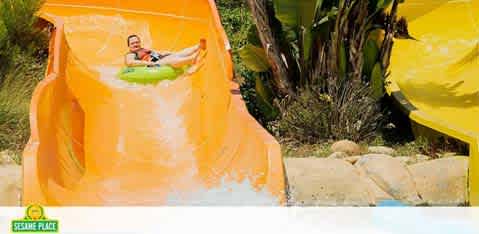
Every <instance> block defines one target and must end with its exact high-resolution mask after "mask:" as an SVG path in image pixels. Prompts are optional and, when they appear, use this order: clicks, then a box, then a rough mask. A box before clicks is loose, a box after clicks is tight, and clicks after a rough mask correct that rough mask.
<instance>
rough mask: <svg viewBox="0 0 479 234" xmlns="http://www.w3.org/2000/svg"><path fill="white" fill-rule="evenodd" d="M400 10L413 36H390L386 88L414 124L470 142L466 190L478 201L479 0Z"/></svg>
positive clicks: (429, 2)
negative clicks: (391, 39) (393, 38)
mask: <svg viewBox="0 0 479 234" xmlns="http://www.w3.org/2000/svg"><path fill="white" fill-rule="evenodd" d="M399 15H401V16H404V17H406V19H407V20H408V23H409V32H410V34H411V36H412V37H414V38H415V39H417V40H400V39H399V40H395V42H394V48H393V51H392V58H391V66H390V70H391V76H390V77H389V81H390V82H391V83H390V85H388V86H387V92H388V94H389V95H390V96H392V97H393V98H395V100H397V101H398V103H400V104H401V106H402V108H403V110H405V111H406V112H407V113H408V114H409V118H410V119H411V120H412V121H413V122H414V123H416V124H417V126H422V127H425V128H426V129H432V130H434V131H436V132H439V133H441V134H444V135H447V136H450V137H453V138H456V139H458V140H460V141H462V142H465V143H467V144H468V145H469V152H470V154H469V157H470V160H469V165H470V166H469V183H468V188H469V191H468V194H469V201H470V204H471V205H473V206H477V205H479V1H478V0H454V1H453V0H406V1H405V3H404V4H400V5H399ZM444 173H447V171H446V172H444Z"/></svg>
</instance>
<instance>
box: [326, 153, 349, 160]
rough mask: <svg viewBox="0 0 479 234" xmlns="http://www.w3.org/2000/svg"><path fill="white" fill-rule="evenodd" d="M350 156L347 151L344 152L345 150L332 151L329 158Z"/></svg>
mask: <svg viewBox="0 0 479 234" xmlns="http://www.w3.org/2000/svg"><path fill="white" fill-rule="evenodd" d="M347 157H349V155H348V154H347V153H344V152H334V153H332V154H331V155H329V156H328V158H336V159H343V158H347Z"/></svg>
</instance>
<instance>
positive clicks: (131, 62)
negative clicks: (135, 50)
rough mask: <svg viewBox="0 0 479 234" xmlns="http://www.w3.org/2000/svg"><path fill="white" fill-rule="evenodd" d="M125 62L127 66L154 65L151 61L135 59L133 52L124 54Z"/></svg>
mask: <svg viewBox="0 0 479 234" xmlns="http://www.w3.org/2000/svg"><path fill="white" fill-rule="evenodd" d="M125 64H126V65H127V66H129V67H138V66H152V65H155V63H153V62H148V61H142V60H137V59H135V55H134V54H127V55H126V56H125Z"/></svg>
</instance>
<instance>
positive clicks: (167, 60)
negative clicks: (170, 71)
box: [159, 54, 196, 67]
mask: <svg viewBox="0 0 479 234" xmlns="http://www.w3.org/2000/svg"><path fill="white" fill-rule="evenodd" d="M195 58H196V55H195V54H193V55H190V56H186V57H182V56H176V55H170V56H167V57H164V58H163V59H161V60H160V61H159V64H160V65H170V66H172V67H182V66H184V65H190V64H193V63H194V62H195Z"/></svg>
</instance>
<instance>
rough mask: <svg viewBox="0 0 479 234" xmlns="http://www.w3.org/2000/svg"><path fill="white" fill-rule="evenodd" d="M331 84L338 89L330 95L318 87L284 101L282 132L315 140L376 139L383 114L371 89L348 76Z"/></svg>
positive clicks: (290, 136)
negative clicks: (357, 83)
mask: <svg viewBox="0 0 479 234" xmlns="http://www.w3.org/2000/svg"><path fill="white" fill-rule="evenodd" d="M328 86H329V89H330V90H336V91H335V92H333V93H331V94H330V95H328V94H324V93H322V92H321V91H320V90H319V89H308V90H303V91H302V92H301V94H300V95H298V97H296V98H294V99H293V100H292V101H290V102H289V103H287V104H285V106H284V112H283V116H282V118H281V120H280V121H279V133H280V134H281V135H282V136H284V137H286V138H291V139H295V140H296V141H300V142H305V143H314V144H316V143H322V142H324V141H327V140H330V139H332V140H340V139H351V140H353V141H356V142H360V141H368V140H371V139H374V135H375V133H376V130H377V129H378V127H379V126H380V124H381V119H382V114H381V112H380V109H379V105H378V104H377V102H376V101H375V100H374V99H372V98H371V97H370V96H371V95H370V90H369V89H368V88H367V87H366V86H363V87H360V88H358V87H354V86H352V85H351V83H350V82H349V81H348V80H347V79H345V80H341V81H339V83H337V84H334V83H329V85H328ZM335 86H336V87H335Z"/></svg>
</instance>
